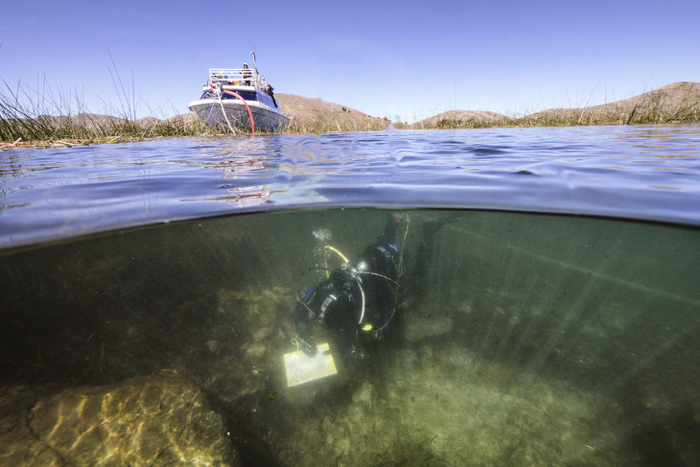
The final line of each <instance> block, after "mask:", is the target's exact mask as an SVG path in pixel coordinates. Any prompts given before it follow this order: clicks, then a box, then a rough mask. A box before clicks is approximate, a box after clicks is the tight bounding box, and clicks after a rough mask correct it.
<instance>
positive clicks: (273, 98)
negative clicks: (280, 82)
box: [263, 78, 279, 108]
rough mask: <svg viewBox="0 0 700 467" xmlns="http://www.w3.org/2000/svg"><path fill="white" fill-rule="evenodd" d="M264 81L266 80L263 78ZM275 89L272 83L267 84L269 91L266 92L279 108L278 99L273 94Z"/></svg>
mask: <svg viewBox="0 0 700 467" xmlns="http://www.w3.org/2000/svg"><path fill="white" fill-rule="evenodd" d="M263 79H264V78H263ZM274 90H275V88H273V87H272V85H271V84H270V83H268V84H267V89H266V90H265V91H266V92H267V93H268V94H269V95H270V97H271V98H272V103H273V104H275V107H277V108H279V105H277V99H275V93H274V92H273V91H274Z"/></svg>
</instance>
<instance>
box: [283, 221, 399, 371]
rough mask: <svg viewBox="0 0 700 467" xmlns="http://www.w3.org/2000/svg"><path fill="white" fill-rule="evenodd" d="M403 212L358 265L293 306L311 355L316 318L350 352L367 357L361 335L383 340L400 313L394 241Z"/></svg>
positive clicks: (339, 272)
mask: <svg viewBox="0 0 700 467" xmlns="http://www.w3.org/2000/svg"><path fill="white" fill-rule="evenodd" d="M400 222H401V218H400V217H392V218H391V219H390V220H389V222H388V224H387V227H386V229H385V230H384V233H383V234H382V235H381V236H380V237H379V239H378V240H377V242H376V243H374V244H373V245H370V246H369V247H367V248H366V249H365V250H364V251H363V252H362V253H361V254H360V255H359V257H358V260H357V263H356V264H355V266H349V265H344V266H343V267H341V268H340V269H337V270H334V271H332V272H331V273H330V276H329V278H328V279H326V280H324V281H323V282H321V283H320V284H318V285H316V286H315V287H312V288H311V289H309V290H308V291H307V292H306V294H305V295H304V296H303V297H302V298H301V300H300V301H299V303H298V304H297V307H296V309H295V311H294V321H295V324H296V330H297V337H298V338H299V340H300V341H301V344H302V346H301V348H302V350H304V352H306V353H308V354H314V353H315V352H316V344H315V342H314V340H313V338H312V337H311V333H310V327H311V325H312V324H313V323H312V321H315V322H317V323H318V324H320V325H321V326H323V327H324V328H325V329H328V330H330V331H332V332H333V333H335V334H336V336H338V337H339V339H340V340H341V341H343V342H342V343H340V345H341V346H344V347H346V349H345V350H346V352H347V353H348V354H349V355H350V356H352V357H359V358H364V357H366V356H367V354H366V351H365V350H364V346H363V345H362V344H361V342H360V340H361V339H362V338H369V339H374V340H378V339H381V337H382V336H383V334H384V332H385V331H386V330H387V328H388V325H389V323H390V321H391V319H392V316H393V314H394V313H395V312H396V307H397V306H398V304H399V297H398V283H397V280H398V269H397V267H398V264H399V260H400V257H401V252H400V250H399V246H398V244H397V243H396V231H397V229H398V226H399V224H400Z"/></svg>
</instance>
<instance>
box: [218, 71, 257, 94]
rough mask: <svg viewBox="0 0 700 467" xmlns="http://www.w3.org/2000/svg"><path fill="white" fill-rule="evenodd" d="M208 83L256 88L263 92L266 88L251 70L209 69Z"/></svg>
mask: <svg viewBox="0 0 700 467" xmlns="http://www.w3.org/2000/svg"><path fill="white" fill-rule="evenodd" d="M209 82H210V83H212V84H224V85H226V84H228V85H234V86H257V87H258V88H260V89H263V90H264V89H266V88H267V83H266V82H265V79H264V78H263V77H261V76H260V74H259V73H258V72H257V71H256V70H254V69H251V68H210V69H209Z"/></svg>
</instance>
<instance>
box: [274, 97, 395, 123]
mask: <svg viewBox="0 0 700 467" xmlns="http://www.w3.org/2000/svg"><path fill="white" fill-rule="evenodd" d="M275 98H276V99H277V102H278V103H279V106H280V108H281V109H282V112H284V113H285V114H287V115H289V116H290V117H291V118H292V122H291V125H290V131H292V132H301V133H324V132H329V131H343V132H344V131H368V130H384V129H386V127H387V126H389V121H388V120H387V119H383V118H377V117H371V116H369V115H367V114H365V113H363V112H360V111H359V110H356V109H353V108H350V107H347V106H342V105H340V104H333V103H332V102H325V101H323V100H321V99H320V98H311V97H303V96H297V95H294V94H275Z"/></svg>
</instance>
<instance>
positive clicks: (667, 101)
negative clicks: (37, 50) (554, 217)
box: [0, 82, 700, 150]
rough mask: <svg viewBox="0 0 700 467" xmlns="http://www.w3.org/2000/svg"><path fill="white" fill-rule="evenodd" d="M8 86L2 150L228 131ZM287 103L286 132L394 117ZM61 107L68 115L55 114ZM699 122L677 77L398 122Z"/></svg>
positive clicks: (691, 90)
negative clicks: (533, 105)
mask: <svg viewBox="0 0 700 467" xmlns="http://www.w3.org/2000/svg"><path fill="white" fill-rule="evenodd" d="M20 95H21V96H23V97H25V99H24V100H27V99H26V96H28V93H26V92H24V91H22V90H21V89H20V90H19V91H15V92H13V91H12V90H10V88H9V87H8V86H5V90H4V91H3V90H0V150H11V149H15V148H18V147H27V146H34V147H70V146H75V145H85V144H105V143H121V142H130V141H143V140H146V139H152V138H158V137H177V136H214V135H218V134H221V133H217V132H214V131H212V130H211V129H210V128H208V127H206V126H205V125H204V124H203V123H202V122H201V121H200V120H199V119H198V118H197V117H196V115H194V114H193V113H187V114H181V115H176V116H174V117H170V118H166V119H159V118H156V117H146V118H141V119H135V118H132V117H130V115H131V114H133V112H131V111H128V112H122V113H123V114H124V115H123V116H121V117H115V116H109V115H99V114H93V113H89V112H87V111H81V112H79V113H76V114H73V113H72V112H71V111H65V109H63V108H61V106H59V105H54V104H53V103H52V102H48V103H47V102H45V101H43V100H42V101H41V102H32V100H31V99H29V104H28V105H25V106H22V105H20V104H19V102H20V100H21V99H19V96H20ZM275 96H276V98H277V100H278V102H279V103H280V107H281V108H282V110H283V111H284V112H285V113H286V114H288V115H290V116H291V117H292V123H291V124H290V126H289V128H287V129H286V130H285V131H284V132H283V133H292V134H310V133H311V134H321V133H335V132H355V131H382V130H385V129H386V128H387V127H388V126H389V125H390V122H389V120H388V119H387V118H377V117H371V116H369V115H367V114H365V113H363V112H360V111H358V110H355V109H352V108H350V107H347V106H342V105H340V104H333V103H330V102H325V101H323V100H321V99H319V98H316V99H313V98H308V97H302V96H296V95H293V94H276V95H275ZM51 114H54V115H56V114H58V115H62V116H51ZM695 122H700V83H694V82H678V83H672V84H669V85H667V86H664V87H661V88H658V89H655V90H653V91H649V92H646V93H643V94H640V95H638V96H634V97H631V98H629V99H624V100H619V101H615V102H611V103H607V104H602V105H595V106H588V107H579V108H555V109H547V110H542V111H539V112H535V113H532V114H528V115H524V116H511V117H509V116H506V115H502V114H498V113H495V112H488V111H473V110H451V111H447V112H442V113H440V114H437V115H434V116H432V117H429V118H426V119H423V120H420V121H418V122H416V123H414V124H402V123H395V124H394V125H393V126H394V128H396V129H399V130H401V129H460V128H495V127H538V126H542V127H547V126H549V127H554V126H580V125H631V124H664V123H695Z"/></svg>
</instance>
